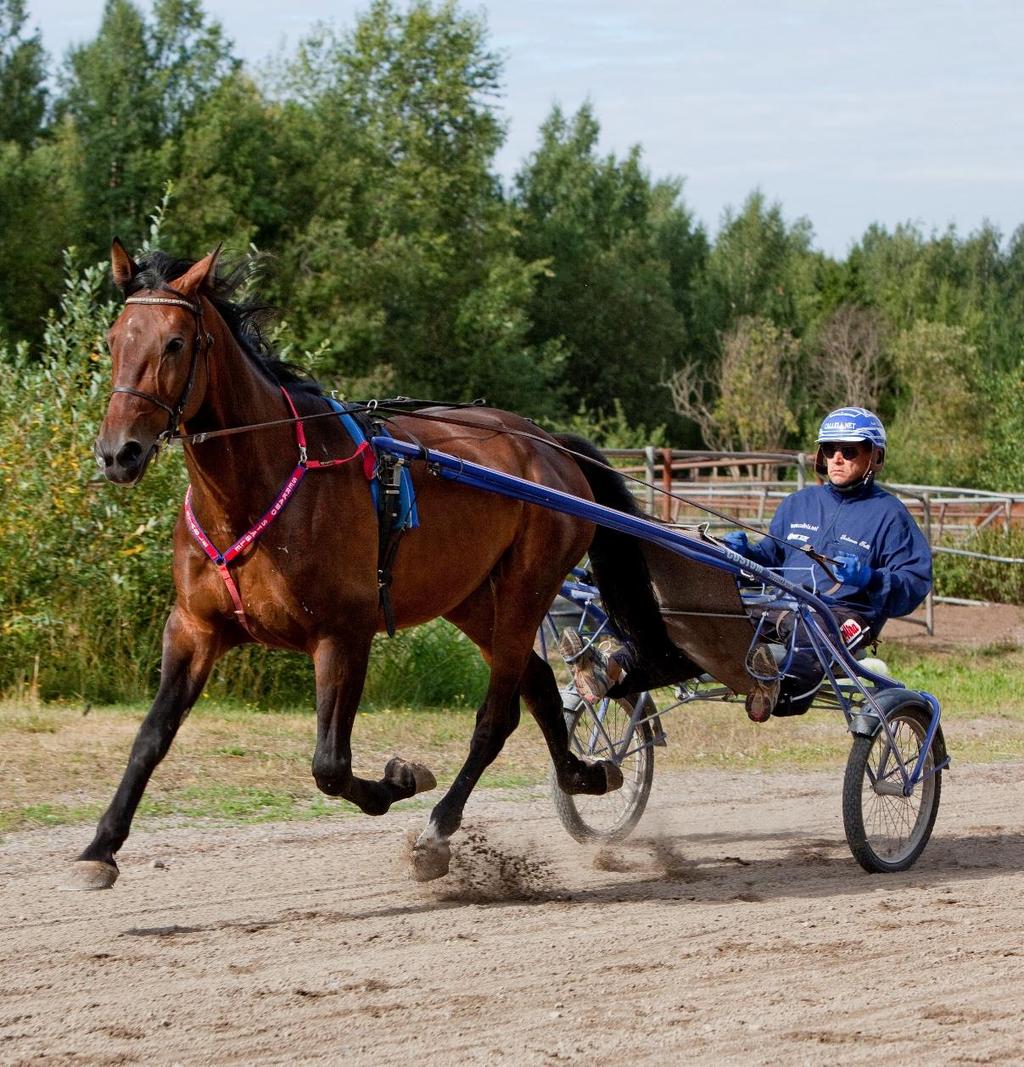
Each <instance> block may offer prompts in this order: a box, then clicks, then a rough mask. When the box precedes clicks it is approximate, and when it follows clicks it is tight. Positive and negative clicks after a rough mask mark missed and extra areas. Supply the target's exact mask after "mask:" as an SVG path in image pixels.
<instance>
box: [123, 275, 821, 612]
mask: <svg viewBox="0 0 1024 1067" xmlns="http://www.w3.org/2000/svg"><path fill="white" fill-rule="evenodd" d="M166 291H167V292H169V293H171V294H172V295H171V296H166V297H162V296H130V297H128V299H127V300H126V301H125V303H126V304H166V305H170V306H173V307H183V308H185V309H186V310H188V311H191V312H192V313H193V314H194V315H195V317H196V336H195V341H194V343H193V346H192V358H191V362H190V364H189V371H188V380H187V381H186V382H185V387H184V389H183V390H182V393H181V396H180V397H179V398H178V402H177V404H175V406H174V407H173V408H172V407H171V406H170V405H169V404H167V403H165V402H164V401H163V400H161V399H160V398H159V397H157V396H154V395H153V394H152V393H146V392H143V391H142V390H141V389H134V388H132V387H131V386H127V385H117V386H114V388H113V389H112V390H111V395H113V394H114V393H128V394H130V395H132V396H137V397H140V398H141V399H143V400H148V401H149V402H150V403H151V404H155V405H156V406H157V407H159V408H162V409H163V410H164V411H166V412H167V413H168V419H169V421H168V424H167V428H166V429H165V430H164V431H163V433H161V434H160V435H159V436H158V438H157V442H156V445H155V448H156V449H157V450H159V449H160V447H161V446H162V445H164V444H174V443H180V444H182V445H186V444H191V445H199V444H202V443H203V442H204V441H210V440H213V439H214V438H216V437H230V436H233V435H234V434H239V433H249V432H251V431H253V430H264V429H270V428H272V427H275V426H287V425H294V426H295V428H296V429H295V435H296V439H297V442H298V446H299V463H298V465H297V466H296V468H295V470H294V471H293V472H292V475H291V477H290V478H289V479H288V481H287V482H286V483H285V486H284V487H283V488H282V489H281V493H280V494H279V495H278V500H277V501H275V503H274V505H272V506H271V509H270V511H268V512H267V513H266V514H265V515H264V516H263V519H261V520H260V522H259V523H257V524H256V526H254V527H253V529H252V530H250V531H249V533H247V534H244V535H243V536H242V537H241V538H240V539H239V540H238V541H236V542H235V544H234V545H232V546H231V548H229V549H228V550H227V552H232V553H233V555H231V556H230V558H228V557H227V556H226V554H222V553H219V552H218V551H217V550H216V549H215V548H214V547H213V545H212V543H211V542H210V541H209V539H208V538H207V537H206V535H205V534H204V533H203V531H202V528H201V527H200V526H199V524H198V522H196V520H195V516H194V515H193V514H192V511H191V503H190V501H191V496H190V494H191V491H192V489H191V486H190V487H189V495H186V498H185V509H186V519H187V520H188V523H189V529H190V530H192V533H193V536H195V537H196V540H197V541H198V542H199V544H200V545H201V546H202V548H203V551H204V552H206V554H207V555H208V556H209V557H210V559H212V560H213V561H214V563H216V564H217V567H218V568H219V569H220V568H223V569H222V570H221V577H223V578H224V580H225V583H226V584H227V585H228V590H229V591H230V592H231V597H232V600H233V601H234V603H235V614H236V615H238V617H239V621H240V622H241V623H242V625H243V626H244V627H245V629H246V631H247V632H248V631H249V627H248V624H247V623H246V621H245V612H244V611H243V610H242V606H241V600H240V598H239V595H238V589H237V587H236V586H235V584H234V581H233V579H231V578H230V575H229V574H228V572H227V569H226V567H227V563H229V562H230V561H231V559H235V558H237V556H238V554H240V553H241V552H244V551H246V550H247V549H248V548H249V547H250V546H251V544H252V543H253V542H254V541H255V539H256V537H258V536H259V534H260V533H262V532H263V530H264V529H266V526H269V525H270V523H271V522H272V521H273V519H274V518H276V516H277V513H278V512H279V511H280V508H281V507H283V506H284V504H285V503H287V501H288V500H289V499H290V497H291V494H292V493H293V492H294V491H295V488H296V487H297V486H298V484H299V482H300V481H301V480H302V478H303V477H304V476H305V472H306V470H312V469H319V468H322V467H333V466H336V465H337V464H339V463H346V462H348V461H349V460H352V459H355V458H356V456H357V455H358V454H359V452H360V451H361V450H362V449H363V448H364V446H365V447H366V448H368V447H369V446H368V445H366V444H365V442H364V444H363V445H360V446H359V449H357V450H356V453H354V454H353V455H352V456H349V457H348V459H344V460H326V461H323V462H320V461H315V460H307V458H306V435H305V432H304V431H303V429H302V424H303V422H304V421H307V420H313V419H323V418H328V417H330V416H333V417H335V418H337V412H336V411H333V410H329V411H323V412H319V413H317V414H314V415H304V416H302V417H300V416H299V413H298V412H297V411H296V410H295V405H294V404H293V403H292V399H291V397H290V396H289V395H288V392H287V391H286V390H285V388H284V386H281V387H280V388H281V392H282V393H283V394H284V397H285V399H286V400H287V401H288V406H289V408H290V409H291V412H292V417H291V418H284V419H271V420H270V421H268V422H255V423H249V424H246V425H244V426H229V427H225V428H223V429H220V430H206V431H203V432H201V433H194V434H188V433H177V432H176V431H177V427H178V425H179V423H180V422H181V418H182V415H183V413H184V411H185V406H186V404H187V403H188V398H189V395H190V394H191V392H192V387H193V385H194V384H195V376H196V368H197V366H198V364H199V356H200V354H201V353H202V352H203V350H204V347H205V350H206V352H207V354H209V350H210V348H211V347H212V345H213V337H212V335H211V334H209V333H208V332H206V331H204V329H203V308H202V304H201V303H199V302H198V301H192V300H189V299H188V298H187V297H186V296H184V295H183V294H181V293H178V292H176V290H174V289H170V288H168V289H167V290H166ZM484 403H485V401H483V400H474V401H472V402H470V403H468V404H451V403H446V404H437V403H436V402H434V401H429V400H413V399H412V398H410V397H405V396H399V397H394V398H392V399H389V400H380V401H378V400H369V401H367V402H366V403H365V404H353V405H352V406H351V407H350V408H349V409H348V410H349V412H350V413H352V412H374V411H380V412H383V413H389V414H393V415H406V416H408V417H410V418H414V419H424V420H427V421H429V422H441V423H445V424H446V425H451V426H465V427H468V428H470V429H480V425H479V423H475V422H466V421H464V420H461V419H456V418H452V417H451V416H450V415H430V414H428V413H427V412H424V411H416V410H414V409H415V408H416V407H435V406H436V407H446V408H449V409H452V408H454V409H459V408H467V407H469V408H471V407H482V406H483V405H484ZM495 432H496V433H501V434H505V435H507V436H511V437H522V438H525V439H526V440H528V441H533V442H534V443H535V444H542V445H547V447H548V448H554V449H556V450H557V451H559V452H562V453H564V454H565V455H567V456H572V457H573V459H575V460H576V461H577V462H584V463H591V464H594V465H597V460H595V459H593V458H592V457H591V456H587V455H584V454H583V453H581V452H575V451H574V450H573V449H571V448H568V447H567V446H565V445H560V444H558V443H557V442H555V441H551V440H550V439H548V438H546V437H541V436H540V435H539V434H535V433H529V432H527V431H526V430H511V429H501V428H495ZM300 470H301V472H302V473H301V474H298V472H299V471H300ZM618 473H619V475H620V476H621V477H622V478H624V479H626V480H627V481H631V482H635V483H637V484H639V485H643V486H644V487H645V488H648V489H650V488H653V489H654V490H655V491H656V492H659V493H661V494H662V495H663V496H667V497H668V498H669V499H670V500H675V501H678V502H679V503H681V504H686V505H687V506H689V507H693V508H696V509H697V510H698V511H703V512H705V514H708V515H713V516H714V517H715V518H718V519H723V520H724V521H726V522H729V523H731V524H733V525H735V526H739V527H740V528H742V529H744V530H749V531H750V532H751V533H756V534H762V531H760V530H758V529H755V528H754V527H753V526H750V525H749V524H747V523H745V522H742V521H741V520H739V519H737V518H736V517H735V516H733V515H726V514H725V513H724V512H721V511H716V510H715V509H714V508H710V507H708V506H707V505H706V504H701V503H698V502H697V501H695V500H690V499H689V498H687V497H684V496H682V495H680V494H679V493H674V492H672V491H671V490H669V489H664V488H662V487H661V486H658V485H655V486H651V485H648V483H647V482H645V481H644V480H643V479H642V478H637V477H634V476H633V475H631V474H625V473H623V472H622V471H619V472H618ZM367 477H372V473H371V474H370V475H368V476H367ZM296 478H297V480H296ZM268 516H269V518H268ZM264 520H266V521H265V522H264ZM261 524H262V525H261ZM257 527H258V528H259V529H258V532H256V533H255V536H253V537H252V539H251V540H249V541H248V542H246V543H245V544H244V545H243V542H245V539H246V538H247V537H249V535H250V534H253V531H255V530H257ZM701 536H703V537H705V538H707V539H709V540H714V538H712V537H711V536H710V535H709V534H708V533H707V532H706V531H702V532H701ZM762 536H764V537H768V538H771V540H773V541H776V542H777V543H779V544H783V543H784V542H783V541H782V540H781V538H778V537H774V536H773V535H772V534H770V533H763V534H762ZM716 543H717V542H716ZM240 546H241V547H240ZM235 549H238V551H237V552H235V551H234V550H235ZM804 551H805V552H806V553H807V555H808V557H810V558H811V559H813V560H814V561H815V562H816V563H818V564H819V565H820V566H821V567H822V569H823V570H824V571H825V573H826V574H828V575H829V577H831V578H833V579H835V575H834V574H832V571H831V568H830V567H829V566H828V564H830V563H834V562H835V561H834V560H832V559H830V558H829V557H827V556H822V555H821V554H820V553H818V552H814V551H812V550H811V549H809V548H805V549H804Z"/></svg>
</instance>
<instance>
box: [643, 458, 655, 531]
mask: <svg viewBox="0 0 1024 1067" xmlns="http://www.w3.org/2000/svg"><path fill="white" fill-rule="evenodd" d="M644 464H645V466H646V468H647V469H646V474H647V478H646V481H647V514H648V515H653V514H654V445H647V446H646V447H645V448H644Z"/></svg>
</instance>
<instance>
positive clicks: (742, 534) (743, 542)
mask: <svg viewBox="0 0 1024 1067" xmlns="http://www.w3.org/2000/svg"><path fill="white" fill-rule="evenodd" d="M722 542H723V543H724V544H727V545H728V546H729V547H730V548H731V549H732V550H733V552H738V553H739V554H740V555H741V556H746V555H748V554H749V552H750V542H749V541H748V540H747V534H746V531H744V530H733V531H732V533H727V534H726V535H725V536H724V537H723V538H722Z"/></svg>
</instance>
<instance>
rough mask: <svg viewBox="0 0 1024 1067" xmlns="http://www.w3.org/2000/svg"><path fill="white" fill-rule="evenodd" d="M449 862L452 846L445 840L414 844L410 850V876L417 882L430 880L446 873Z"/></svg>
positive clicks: (450, 860) (441, 876)
mask: <svg viewBox="0 0 1024 1067" xmlns="http://www.w3.org/2000/svg"><path fill="white" fill-rule="evenodd" d="M451 862H452V847H451V845H449V844H448V842H447V841H432V842H431V843H430V844H429V845H415V846H414V847H413V850H412V876H413V878H414V879H415V880H416V881H417V882H432V881H433V880H434V879H435V878H443V877H444V876H445V875H446V874H447V873H448V868H449V867H450V866H451Z"/></svg>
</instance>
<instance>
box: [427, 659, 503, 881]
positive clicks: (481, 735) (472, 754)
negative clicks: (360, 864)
mask: <svg viewBox="0 0 1024 1067" xmlns="http://www.w3.org/2000/svg"><path fill="white" fill-rule="evenodd" d="M518 682H519V671H512V670H510V669H505V670H501V669H499V668H498V667H497V666H496V665H493V664H492V667H491V680H490V684H489V685H488V687H487V696H486V697H485V698H484V702H483V704H481V705H480V708H479V710H478V711H477V715H476V726H475V727H474V729H473V738H472V740H471V742H470V745H469V755H468V757H467V758H466V762H465V763H464V764H463V765H462V769H461V770H460V771H459V773H458V774H457V775H456V777H455V781H454V782H452V784H451V786H450V787H449V789H448V792H447V793H445V795H444V797H442V799H441V801H440V802H439V803H438V804H437V806H436V807H435V808H434V810H433V811H432V812H431V813H430V820H429V822H428V823H427V827H426V829H425V830H424V831H423V833H421V834H420V836H419V837H418V838H417V839H416V843H415V844H414V845H413V850H412V866H413V869H412V873H413V877H414V878H415V879H416V881H418V882H429V881H431V880H433V879H434V878H441V877H442V876H443V875H446V874H447V873H448V866H449V863H450V861H451V845H450V844H449V843H448V842H449V838H450V837H451V836H452V834H454V833H455V831H456V830H458V828H459V827H460V826H461V825H462V812H463V809H464V808H465V806H466V801H467V800H468V799H469V794H470V793H471V792H472V791H473V787H474V786H475V785H476V783H477V782H478V781H479V780H480V775H481V774H483V772H484V771H485V770H486V769H487V767H489V766H490V764H491V763H493V762H494V759H495V757H496V756H497V755H498V753H499V752H500V751H501V749H502V747H503V746H504V744H505V742H506V740H508V737H509V735H510V734H511V733H512V731H513V730H515V728H516V726H518V725H519V690H518Z"/></svg>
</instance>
